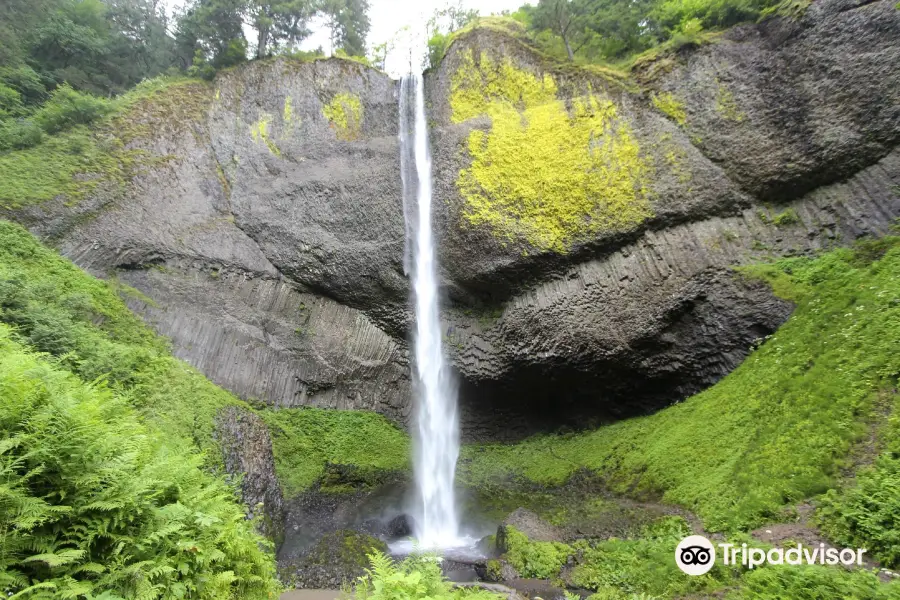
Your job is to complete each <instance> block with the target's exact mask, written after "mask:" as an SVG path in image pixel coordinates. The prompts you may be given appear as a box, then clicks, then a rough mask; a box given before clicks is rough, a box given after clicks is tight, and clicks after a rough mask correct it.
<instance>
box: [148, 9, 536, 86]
mask: <svg viewBox="0 0 900 600" xmlns="http://www.w3.org/2000/svg"><path fill="white" fill-rule="evenodd" d="M165 2H166V4H167V5H168V6H169V9H170V10H174V9H175V8H176V7H179V6H181V5H182V4H184V0H165ZM448 3H449V2H448V0H369V19H370V20H371V23H372V25H371V28H370V30H369V37H368V40H367V42H368V46H369V47H370V48H371V47H372V46H373V45H375V44H380V43H382V42H385V41H387V40H389V39H392V38H393V39H395V40H396V44H395V47H394V49H393V51H391V52H390V53H389V54H388V57H387V61H386V64H385V71H387V72H388V73H390V74H391V75H392V76H394V77H399V76H401V75H403V74H404V73H406V72H407V71H409V70H410V65H409V62H410V52H412V57H413V68H414V69H417V68H421V60H422V57H423V56H424V55H425V27H426V23H427V22H428V19H429V18H430V17H431V15H432V14H434V11H435V10H437V9H440V8H445V7H446V6H447V5H448ZM525 3H526V0H462V6H463V8H464V9H472V8H475V9H478V11H479V13H480V14H481V15H483V16H487V15H491V14H496V13H500V12H502V11H504V10H509V11H515V10H516V9H518V8H519V7H520V6H521V5H522V4H525ZM453 4H455V2H453ZM311 25H312V29H313V34H312V35H311V36H310V37H309V38H307V39H306V40H304V41H303V43H302V44H301V45H300V47H301V48H302V49H303V50H314V49H316V48H318V47H319V46H321V47H322V49H323V50H325V52H326V53H330V51H331V48H330V47H329V45H330V42H329V39H328V33H327V32H326V31H325V29H324V27H322V26H321V23H316V22H314V23H312V24H311ZM404 27H408V29H407V30H406V31H405V32H404V31H401V30H403V28H404ZM398 32H399V35H398ZM247 35H248V39H249V40H253V39H254V37H253V36H252V35H250V32H247Z"/></svg>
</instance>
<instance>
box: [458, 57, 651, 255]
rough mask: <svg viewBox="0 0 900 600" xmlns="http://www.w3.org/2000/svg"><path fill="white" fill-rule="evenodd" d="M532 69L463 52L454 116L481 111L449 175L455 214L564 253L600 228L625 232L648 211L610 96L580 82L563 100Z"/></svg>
mask: <svg viewBox="0 0 900 600" xmlns="http://www.w3.org/2000/svg"><path fill="white" fill-rule="evenodd" d="M556 91H557V88H556V83H555V82H554V80H553V78H552V77H551V76H550V75H544V76H543V77H541V78H538V77H536V76H535V75H533V74H531V73H528V72H527V71H524V70H521V69H518V68H517V67H515V66H514V65H513V64H512V63H511V61H509V60H508V59H507V60H505V61H502V62H501V61H498V62H495V61H492V60H490V59H489V57H487V56H486V55H482V56H481V57H480V61H478V63H477V64H476V62H475V60H474V57H472V56H471V55H466V56H465V57H464V61H463V65H462V66H461V68H460V69H459V70H458V71H457V72H456V74H455V76H454V78H453V81H452V90H451V109H452V120H453V121H455V122H459V121H463V120H465V119H468V118H471V117H474V116H478V115H488V116H489V117H490V118H491V121H492V126H491V130H490V131H489V132H484V131H481V130H475V131H472V132H471V133H470V135H469V139H468V151H469V154H470V156H471V158H472V163H471V166H470V167H469V168H467V169H463V170H462V171H461V172H460V175H459V178H458V180H457V186H458V187H459V189H460V191H461V193H462V195H463V196H464V198H465V201H466V204H465V207H464V210H463V217H464V219H465V220H466V221H467V222H468V223H469V224H471V225H487V226H489V227H490V228H491V230H492V231H493V232H494V234H495V235H497V236H498V237H500V238H502V239H504V240H510V241H512V240H524V241H526V242H527V243H529V244H530V245H532V246H534V247H536V248H538V249H541V250H550V251H555V252H565V251H566V250H567V249H568V248H569V247H570V246H571V245H572V244H573V243H575V242H578V241H583V240H586V239H588V238H590V237H592V236H595V235H597V234H599V233H605V232H613V231H625V230H628V229H631V228H633V227H635V226H637V225H638V224H639V223H641V222H642V221H644V220H645V219H647V218H648V217H650V216H652V212H651V210H650V206H649V202H648V200H647V194H646V191H645V189H644V180H645V176H646V171H647V165H646V161H645V160H644V158H643V157H642V155H641V151H640V148H639V146H638V143H637V141H636V139H635V138H634V135H633V133H632V131H631V128H630V127H629V125H628V123H627V122H625V121H624V120H623V119H621V118H619V116H618V110H617V108H616V105H615V104H614V103H613V102H612V101H611V100H609V99H607V98H604V97H602V96H601V95H598V94H595V93H593V92H591V91H589V92H588V93H587V94H586V95H584V96H582V97H577V98H574V99H573V100H572V102H571V109H568V108H567V107H566V104H565V102H563V101H562V100H559V99H558V98H557V97H556Z"/></svg>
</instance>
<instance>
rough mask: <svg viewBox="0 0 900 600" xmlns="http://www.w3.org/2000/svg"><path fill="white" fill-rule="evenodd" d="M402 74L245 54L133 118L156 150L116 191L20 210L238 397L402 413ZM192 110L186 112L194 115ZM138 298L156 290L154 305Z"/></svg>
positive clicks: (147, 146)
mask: <svg viewBox="0 0 900 600" xmlns="http://www.w3.org/2000/svg"><path fill="white" fill-rule="evenodd" d="M395 88H396V84H395V82H394V81H392V80H391V79H390V78H389V77H387V76H386V75H384V74H382V73H379V72H376V71H375V70H373V69H369V68H367V67H364V66H362V65H360V64H357V63H355V62H352V61H345V60H340V59H329V60H317V61H313V62H297V61H291V60H286V59H277V60H271V61H263V62H256V63H252V64H250V65H247V66H246V67H243V68H241V69H238V70H235V71H231V72H228V73H223V74H222V75H221V76H220V77H218V78H217V80H216V81H215V82H213V83H212V84H211V85H205V84H200V83H197V84H193V85H191V86H187V87H186V88H183V89H178V90H177V91H178V92H179V95H180V96H181V97H182V99H181V100H180V101H179V102H177V103H175V106H171V105H169V104H167V103H166V98H165V95H167V94H174V92H172V91H169V90H166V91H164V92H162V93H161V94H159V95H158V96H154V97H151V98H149V99H148V100H146V101H144V102H143V103H141V104H140V105H138V106H137V107H135V108H133V109H132V110H131V113H132V114H131V115H129V118H130V119H132V120H133V121H135V122H136V123H137V127H136V128H139V129H138V130H139V131H141V130H143V132H144V134H142V135H137V136H136V137H135V138H134V139H131V140H129V144H130V145H131V146H132V147H134V148H137V149H140V150H143V151H145V152H147V153H149V154H150V155H151V156H152V157H154V160H155V163H154V164H153V166H152V167H151V168H148V169H145V170H144V171H143V172H142V173H141V174H140V175H138V176H137V177H136V178H135V179H134V181H133V182H131V184H130V185H129V186H128V187H127V188H126V189H125V192H124V194H119V193H113V192H112V191H108V192H107V193H105V194H103V193H101V194H96V195H95V196H93V197H91V198H88V199H85V200H83V201H82V202H80V203H79V204H78V205H77V206H76V207H74V208H71V207H68V206H66V205H65V203H64V202H63V201H62V199H61V200H60V201H59V202H49V203H45V204H43V205H41V206H39V207H36V208H32V209H30V210H26V211H22V212H20V213H18V214H17V215H16V218H17V219H18V220H20V221H23V222H25V223H26V224H27V225H28V226H29V227H30V228H31V229H32V230H33V231H35V232H36V233H37V234H39V235H41V236H42V237H44V238H45V239H49V240H51V241H52V242H54V243H55V244H56V245H57V246H58V247H59V248H60V249H61V250H62V252H63V253H64V254H66V255H67V256H69V257H70V258H72V259H73V260H74V261H75V262H76V263H77V264H79V265H80V266H82V267H84V268H85V269H87V270H89V271H91V272H92V273H94V274H97V275H100V276H110V275H114V276H116V277H117V278H118V279H119V280H121V281H122V282H124V283H126V284H128V285H131V286H133V287H135V288H137V289H139V290H140V291H141V292H143V294H144V296H145V297H144V298H143V299H134V298H132V299H130V306H131V308H132V309H133V310H135V311H137V312H138V313H140V314H141V315H143V316H144V317H145V318H146V319H147V320H148V321H149V322H150V323H151V324H152V325H153V326H154V327H155V328H156V329H157V331H159V332H160V333H161V334H163V335H165V336H168V337H169V338H171V339H172V342H173V347H174V352H175V354H176V355H177V356H179V357H180V358H183V359H185V360H187V361H188V362H190V363H191V364H193V365H194V366H196V367H197V368H199V369H200V370H201V371H202V372H203V373H205V374H206V375H207V376H208V377H209V378H210V379H212V380H213V381H214V382H216V383H218V384H220V385H222V386H224V387H226V388H228V389H230V390H232V391H234V392H235V393H236V394H238V395H239V396H241V397H243V398H256V399H259V400H262V401H264V402H267V403H270V404H273V405H276V406H303V405H312V406H321V407H331V408H359V409H370V410H377V411H378V412H381V413H383V414H385V415H386V416H388V417H389V418H392V419H394V420H395V421H397V422H398V423H403V422H404V421H405V419H406V415H407V412H408V411H407V405H408V399H409V391H408V390H409V383H408V379H409V376H408V371H409V366H408V359H407V351H406V342H405V339H404V334H403V333H402V332H403V331H404V330H405V322H406V319H407V316H406V303H407V291H406V280H405V277H404V275H403V267H402V253H403V244H404V234H403V231H404V224H403V212H402V206H401V203H400V195H401V192H400V190H401V184H400V172H399V159H398V153H399V150H398V145H397V137H396V135H397V129H396V127H397V124H396V121H397V117H396V112H397V108H396V106H397V101H396V98H395ZM188 106H190V107H191V110H188ZM148 298H149V300H147V299H148Z"/></svg>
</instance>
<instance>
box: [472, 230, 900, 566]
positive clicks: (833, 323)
mask: <svg viewBox="0 0 900 600" xmlns="http://www.w3.org/2000/svg"><path fill="white" fill-rule="evenodd" d="M898 242H900V240H898V238H896V237H888V238H883V239H882V240H878V241H876V242H870V243H864V244H861V245H859V246H857V247H856V248H855V249H852V250H851V249H839V250H834V251H832V252H829V253H827V254H824V255H822V256H820V257H818V258H815V259H810V258H789V259H782V260H779V261H777V262H774V263H771V264H764V265H759V266H755V267H751V268H744V269H742V273H743V275H742V276H747V277H759V278H763V279H765V280H766V281H769V282H770V283H771V284H772V286H773V289H774V290H775V292H776V293H777V294H779V295H780V296H782V297H785V298H789V299H791V300H793V301H794V302H795V303H796V304H797V309H796V311H795V312H794V315H793V316H792V317H791V319H790V320H789V321H788V322H787V323H786V324H785V325H783V326H782V327H781V328H780V329H779V331H778V332H777V333H776V334H775V335H773V336H771V337H770V338H769V339H767V340H765V342H764V343H763V344H761V346H760V347H759V348H758V349H756V350H755V351H754V352H752V353H751V355H750V356H749V357H748V358H747V359H746V360H745V361H744V363H743V364H742V365H741V366H740V367H738V368H737V369H736V370H735V371H734V372H732V373H731V374H730V375H728V376H727V377H726V378H725V379H723V380H722V381H721V382H719V383H718V384H717V385H715V386H714V387H712V388H710V389H708V390H706V391H704V392H702V393H700V394H697V395H696V396H693V397H692V398H689V399H687V400H685V401H684V402H681V403H679V404H677V405H675V406H672V407H669V408H667V409H664V410H662V411H660V412H658V413H656V414H654V415H651V416H648V417H642V418H637V419H629V420H627V421H623V422H619V423H616V424H613V425H611V426H608V427H603V428H601V429H599V430H596V431H592V432H585V433H578V434H570V435H543V436H537V437H533V438H531V439H529V440H526V441H524V442H521V443H518V444H513V445H499V444H495V445H481V446H467V447H465V448H464V449H463V452H462V460H461V463H460V476H461V478H462V479H463V480H465V481H467V482H468V483H470V484H472V485H475V486H479V487H481V488H484V489H490V487H491V485H492V482H494V481H496V480H498V479H505V478H508V477H519V478H523V479H526V480H530V481H533V482H539V483H543V484H558V483H561V482H563V481H565V480H566V479H567V478H568V477H569V476H571V475H572V474H573V473H574V472H575V471H577V470H579V469H584V468H586V469H589V470H592V471H594V472H597V473H598V474H599V475H601V476H602V477H604V478H605V479H606V480H607V482H608V484H609V485H610V487H611V488H612V489H613V490H615V491H619V492H623V493H631V494H642V493H643V494H647V495H654V496H656V495H658V496H661V497H662V498H663V499H665V500H667V501H670V502H675V503H679V504H682V505H684V506H687V507H689V508H691V509H692V510H694V511H696V512H697V513H698V514H699V515H700V516H701V517H702V518H703V519H704V521H705V522H706V524H707V526H708V527H709V528H710V529H712V530H714V531H731V532H734V531H741V530H746V529H748V528H752V527H753V526H756V525H758V524H760V523H762V522H764V521H765V520H766V519H772V518H777V517H778V516H779V515H780V514H781V511H782V510H784V507H785V506H786V505H790V504H791V503H794V502H798V501H800V500H802V499H805V498H809V497H811V496H815V495H817V494H821V493H823V492H825V491H826V490H828V489H829V488H832V487H834V486H835V483H836V482H837V480H838V479H839V476H840V474H841V468H842V467H843V466H846V465H847V464H848V463H847V461H848V455H849V451H850V449H851V447H852V446H853V444H854V443H855V442H857V441H859V440H860V439H861V438H862V436H863V435H864V434H865V433H866V431H867V429H868V427H867V422H868V421H870V420H871V419H872V418H873V416H874V414H875V413H874V412H873V411H876V410H877V404H878V403H877V398H878V397H879V395H880V394H884V393H893V392H885V390H893V389H895V388H896V386H897V377H898V373H900V352H898V351H897V350H898V349H897V340H898V339H900V302H898V301H897V298H900V243H898ZM879 464H881V463H879ZM884 464H886V463H884ZM894 472H895V471H894ZM872 473H873V474H872V475H869V476H868V477H870V478H871V479H870V480H869V483H868V485H869V486H870V487H869V488H860V492H858V493H856V494H854V493H852V492H851V493H850V494H849V495H848V496H844V497H843V498H845V499H844V500H842V501H841V503H840V508H838V509H837V511H838V515H837V517H838V518H836V520H835V521H834V522H835V523H840V522H841V519H846V520H845V521H844V525H838V524H836V525H835V526H834V527H835V528H842V529H843V531H845V532H846V533H845V535H846V536H848V537H847V539H851V537H850V536H853V535H860V536H862V534H863V533H864V532H865V535H872V534H873V533H874V532H872V531H868V530H867V527H874V526H875V524H874V518H875V517H876V515H878V514H879V512H881V515H880V516H882V517H885V518H887V519H889V520H890V519H893V518H896V513H895V512H893V511H895V510H896V503H895V502H894V501H893V500H892V499H891V498H892V497H891V494H892V492H891V487H890V486H891V485H895V483H894V482H896V479H895V478H894V476H893V475H891V473H892V471H891V470H890V469H889V468H886V467H885V466H880V467H878V466H876V467H874V470H873V471H872ZM876 473H877V475H876ZM866 481H867V480H866V479H865V477H861V478H860V483H861V484H863V483H864V482H866ZM875 487H880V489H881V490H882V493H881V494H878V495H875V494H874V491H875V490H874V488H875ZM872 497H874V498H875V499H876V500H875V501H874V502H873V503H872V504H868V503H866V501H865V499H866V498H872ZM864 516H865V517H867V518H872V521H870V522H869V525H865V523H866V519H864V518H863V517H864ZM881 527H883V528H884V530H885V533H884V534H882V537H881V538H880V544H881V547H882V548H885V547H886V546H887V545H889V544H890V539H889V536H890V535H891V534H890V533H887V532H890V531H896V530H897V527H896V526H885V525H884V522H882V524H881ZM852 539H857V538H852ZM873 542H876V543H877V542H879V538H878V537H877V536H876V537H875V538H874V539H873ZM872 547H874V546H872Z"/></svg>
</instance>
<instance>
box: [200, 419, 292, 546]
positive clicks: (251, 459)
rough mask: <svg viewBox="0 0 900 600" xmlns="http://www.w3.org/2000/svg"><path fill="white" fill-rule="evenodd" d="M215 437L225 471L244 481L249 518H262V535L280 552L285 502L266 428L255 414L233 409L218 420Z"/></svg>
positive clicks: (243, 499) (243, 495) (244, 494)
mask: <svg viewBox="0 0 900 600" xmlns="http://www.w3.org/2000/svg"><path fill="white" fill-rule="evenodd" d="M216 435H217V438H218V441H219V444H220V445H221V447H222V453H223V458H224V460H225V471H226V472H227V473H229V474H230V475H234V476H239V477H241V500H242V501H243V502H244V504H246V505H247V507H248V508H249V510H250V515H249V516H250V517H251V518H252V517H254V516H257V515H260V516H262V519H261V520H260V521H259V527H260V532H261V533H262V534H263V535H265V536H266V537H268V538H269V539H271V540H272V541H273V542H275V545H276V548H277V547H278V546H280V545H281V543H282V542H283V541H284V515H285V512H284V498H283V496H282V493H281V485H280V484H279V483H278V477H277V476H276V475H275V458H274V456H273V455H272V439H271V437H270V436H269V430H268V428H267V427H266V424H265V423H264V422H263V421H262V419H260V418H259V417H258V416H256V415H255V414H254V413H253V412H251V411H249V410H247V409H245V408H241V407H238V406H232V407H228V408H225V409H223V410H222V411H221V412H220V414H219V415H218V417H217V418H216Z"/></svg>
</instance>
